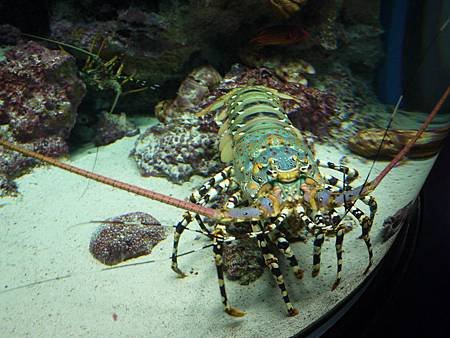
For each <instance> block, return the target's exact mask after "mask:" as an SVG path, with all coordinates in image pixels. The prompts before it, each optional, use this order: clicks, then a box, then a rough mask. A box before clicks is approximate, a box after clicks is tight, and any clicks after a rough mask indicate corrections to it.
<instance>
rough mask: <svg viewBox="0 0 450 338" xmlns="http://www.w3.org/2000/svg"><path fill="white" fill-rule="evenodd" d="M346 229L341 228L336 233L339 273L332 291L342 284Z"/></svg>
mask: <svg viewBox="0 0 450 338" xmlns="http://www.w3.org/2000/svg"><path fill="white" fill-rule="evenodd" d="M344 234H345V232H344V229H342V228H340V229H339V230H338V231H337V233H336V243H335V248H336V258H337V272H336V280H335V281H334V283H333V286H332V287H331V290H334V289H336V288H337V286H338V285H339V283H340V282H341V271H342V252H343V251H344V250H343V249H342V243H343V242H344Z"/></svg>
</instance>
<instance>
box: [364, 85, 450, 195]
mask: <svg viewBox="0 0 450 338" xmlns="http://www.w3.org/2000/svg"><path fill="white" fill-rule="evenodd" d="M449 95H450V86H448V87H447V90H446V91H445V92H444V94H443V95H442V96H441V98H440V99H439V101H438V103H436V105H435V106H434V108H433V110H432V111H431V113H430V115H429V116H428V117H427V119H426V120H425V122H424V123H423V124H422V126H421V127H420V129H419V130H418V131H417V133H416V135H415V136H414V137H413V138H412V139H411V140H410V141H409V142H408V144H407V145H406V146H404V147H403V149H402V150H401V151H400V152H399V153H398V154H397V155H396V156H395V157H394V158H393V159H392V161H391V162H390V163H389V164H388V165H387V166H386V168H384V169H383V171H381V173H379V174H378V176H377V177H376V178H375V179H374V180H373V181H371V182H370V183H369V185H370V189H375V188H376V187H377V186H378V184H380V182H381V180H382V179H383V178H384V177H385V176H386V175H387V173H388V172H389V171H391V169H392V168H394V167H395V166H396V165H397V163H398V162H400V160H401V159H402V158H403V157H404V156H405V155H406V154H407V153H408V151H409V150H410V149H411V147H412V146H413V145H414V143H416V141H417V140H418V139H419V137H420V136H421V135H422V134H423V132H424V131H425V129H427V127H428V125H429V124H430V123H431V120H433V118H434V117H435V116H436V114H437V113H438V112H439V110H441V108H442V106H443V105H444V102H445V100H446V99H447V97H448V96H449ZM363 190H364V187H363Z"/></svg>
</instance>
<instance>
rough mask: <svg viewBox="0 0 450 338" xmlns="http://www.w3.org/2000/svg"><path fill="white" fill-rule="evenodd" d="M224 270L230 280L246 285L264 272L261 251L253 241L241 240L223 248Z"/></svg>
mask: <svg viewBox="0 0 450 338" xmlns="http://www.w3.org/2000/svg"><path fill="white" fill-rule="evenodd" d="M223 255H224V270H225V272H226V275H227V277H228V278H229V279H231V280H239V283H240V284H242V285H247V284H249V283H251V282H254V281H255V280H257V279H258V278H259V277H260V276H261V275H262V274H263V272H264V261H263V259H262V257H261V249H260V248H259V247H258V245H257V244H256V242H255V241H254V240H241V241H238V242H233V243H230V244H229V245H226V246H224V252H223Z"/></svg>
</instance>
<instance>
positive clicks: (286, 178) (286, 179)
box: [277, 169, 300, 183]
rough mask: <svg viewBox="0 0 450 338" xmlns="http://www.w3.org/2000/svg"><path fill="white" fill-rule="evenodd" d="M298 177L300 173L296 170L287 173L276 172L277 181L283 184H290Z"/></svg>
mask: <svg viewBox="0 0 450 338" xmlns="http://www.w3.org/2000/svg"><path fill="white" fill-rule="evenodd" d="M299 177H300V171H299V170H297V169H294V170H289V171H278V173H277V179H278V181H280V182H283V183H290V182H293V181H295V180H296V179H298V178H299Z"/></svg>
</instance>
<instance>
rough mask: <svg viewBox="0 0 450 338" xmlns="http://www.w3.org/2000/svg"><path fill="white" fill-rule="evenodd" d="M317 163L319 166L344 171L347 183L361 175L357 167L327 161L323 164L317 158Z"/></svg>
mask: <svg viewBox="0 0 450 338" xmlns="http://www.w3.org/2000/svg"><path fill="white" fill-rule="evenodd" d="M316 163H317V165H318V166H319V167H322V168H328V169H332V170H336V171H339V172H341V173H343V174H344V175H345V180H344V182H345V183H351V182H353V181H354V180H355V179H356V178H357V177H358V176H359V173H358V171H357V170H356V169H353V168H350V167H347V166H345V165H337V164H334V163H333V162H327V163H326V164H323V163H321V162H320V160H317V161H316ZM333 185H334V184H333Z"/></svg>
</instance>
